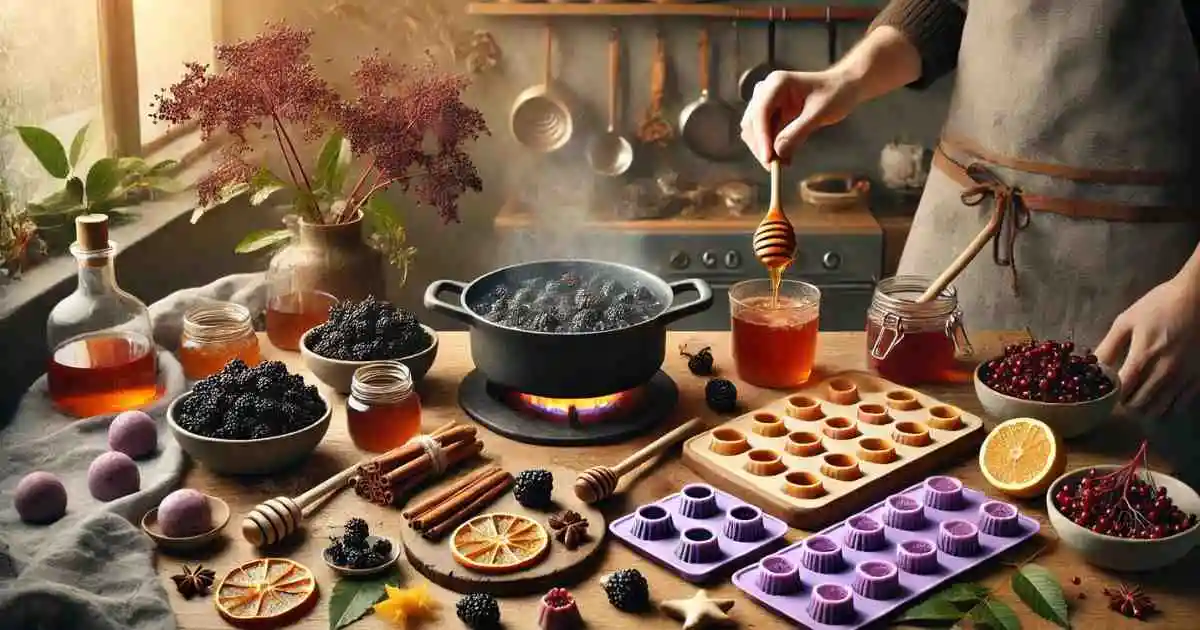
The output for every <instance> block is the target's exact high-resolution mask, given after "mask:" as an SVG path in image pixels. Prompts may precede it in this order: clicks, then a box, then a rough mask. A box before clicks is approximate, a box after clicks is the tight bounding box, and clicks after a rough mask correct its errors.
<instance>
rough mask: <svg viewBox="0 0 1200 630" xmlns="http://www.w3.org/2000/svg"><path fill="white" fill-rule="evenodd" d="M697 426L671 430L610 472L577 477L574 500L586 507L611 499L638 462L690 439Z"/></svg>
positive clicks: (596, 469) (601, 469)
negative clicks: (576, 499)
mask: <svg viewBox="0 0 1200 630" xmlns="http://www.w3.org/2000/svg"><path fill="white" fill-rule="evenodd" d="M700 425H701V422H700V418H692V419H691V420H688V421H687V422H685V423H683V424H681V425H679V426H678V427H675V429H674V430H672V431H671V432H669V433H667V434H665V435H663V436H662V437H660V438H658V439H657V440H654V441H653V442H651V443H649V444H647V445H646V446H644V447H642V449H641V450H640V451H638V452H636V453H634V454H633V455H630V456H629V457H626V458H625V459H623V460H621V463H619V464H617V465H616V466H613V467H612V468H609V467H608V466H592V467H591V468H589V469H587V470H585V471H583V472H581V473H579V477H578V478H577V479H575V496H577V497H579V500H580V501H583V502H584V503H589V504H590V503H595V502H597V501H601V500H603V499H607V498H608V497H611V496H612V494H613V491H615V490H616V489H617V482H618V481H620V479H621V477H623V476H624V475H625V474H626V473H628V472H629V471H631V470H633V469H634V468H637V467H638V465H640V464H641V463H642V462H644V461H646V460H648V459H650V458H651V457H654V456H655V455H658V454H659V453H661V452H663V451H665V450H667V449H668V448H670V447H671V446H672V445H674V444H675V443H676V442H679V441H681V440H683V439H684V438H686V437H687V436H689V435H691V433H692V432H693V431H695V430H696V429H697V428H698V427H700Z"/></svg>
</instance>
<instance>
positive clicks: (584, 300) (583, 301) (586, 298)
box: [575, 289, 603, 310]
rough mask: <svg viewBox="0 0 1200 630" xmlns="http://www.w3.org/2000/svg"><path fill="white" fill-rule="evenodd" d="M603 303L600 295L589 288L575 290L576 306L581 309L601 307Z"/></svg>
mask: <svg viewBox="0 0 1200 630" xmlns="http://www.w3.org/2000/svg"><path fill="white" fill-rule="evenodd" d="M601 304H603V301H602V300H601V299H600V296H599V295H596V294H595V293H592V292H591V291H588V290H587V289H580V290H578V291H576V292H575V307H576V308H578V309H579V310H588V309H597V308H600V305H601Z"/></svg>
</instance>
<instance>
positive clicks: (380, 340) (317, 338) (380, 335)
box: [305, 297, 433, 361]
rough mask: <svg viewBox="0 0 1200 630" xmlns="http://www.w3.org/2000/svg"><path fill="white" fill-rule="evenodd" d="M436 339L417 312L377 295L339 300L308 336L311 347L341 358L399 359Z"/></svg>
mask: <svg viewBox="0 0 1200 630" xmlns="http://www.w3.org/2000/svg"><path fill="white" fill-rule="evenodd" d="M432 342H433V340H432V339H430V337H429V333H427V332H425V329H424V328H421V323H420V322H418V321H417V318H416V316H415V315H413V314H412V313H410V312H408V311H406V310H404V309H402V308H397V307H396V306H394V305H392V304H391V303H389V302H383V301H380V300H376V299H375V298H374V297H368V298H367V299H365V300H363V301H361V302H339V303H338V304H335V305H334V306H333V307H332V308H330V309H329V320H328V321H326V322H325V323H324V324H321V325H320V326H317V327H316V328H314V329H312V331H311V332H309V333H308V338H307V339H305V343H306V344H307V345H308V349H309V350H312V351H313V352H315V353H317V354H319V355H321V356H323V357H326V358H329V359H338V360H341V361H381V360H385V359H399V358H401V357H407V356H410V355H413V354H416V353H418V352H420V351H422V350H424V349H426V348H428V347H429V344H430V343H432Z"/></svg>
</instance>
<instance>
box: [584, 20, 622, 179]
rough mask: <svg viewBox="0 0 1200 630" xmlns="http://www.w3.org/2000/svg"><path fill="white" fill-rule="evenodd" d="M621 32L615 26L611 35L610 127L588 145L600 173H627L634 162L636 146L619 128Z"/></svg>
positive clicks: (592, 164) (609, 42) (590, 156)
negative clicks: (634, 146) (618, 94)
mask: <svg viewBox="0 0 1200 630" xmlns="http://www.w3.org/2000/svg"><path fill="white" fill-rule="evenodd" d="M620 57H621V43H620V32H619V31H618V30H617V29H616V28H613V29H612V33H611V34H610V35H609V38H608V130H607V131H605V132H604V133H602V134H600V135H598V136H596V138H595V139H593V140H592V143H591V145H590V146H589V147H588V154H587V157H588V163H589V164H590V165H591V166H592V170H593V171H595V172H596V173H598V174H600V175H605V176H608V177H616V176H618V175H624V174H625V172H626V171H628V170H629V166H630V165H631V164H633V145H632V144H630V142H629V140H628V139H626V138H625V136H623V135H621V133H620V132H619V131H617V84H618V81H619V80H620V71H621V68H620Z"/></svg>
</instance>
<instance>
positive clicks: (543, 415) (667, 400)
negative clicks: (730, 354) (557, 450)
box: [458, 370, 679, 446]
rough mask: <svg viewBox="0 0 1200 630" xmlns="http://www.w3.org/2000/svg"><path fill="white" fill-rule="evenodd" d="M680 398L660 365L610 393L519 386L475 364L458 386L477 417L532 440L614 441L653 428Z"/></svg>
mask: <svg viewBox="0 0 1200 630" xmlns="http://www.w3.org/2000/svg"><path fill="white" fill-rule="evenodd" d="M678 401H679V388H678V387H676V386H675V382H674V381H673V380H671V377H669V376H667V375H666V373H665V372H662V371H659V372H658V373H657V374H655V375H654V376H653V377H652V378H651V379H650V381H649V382H647V383H646V384H645V385H642V386H640V387H638V388H636V389H633V390H629V391H626V392H619V393H616V394H612V395H610V396H602V397H595V398H584V399H570V400H568V399H556V398H546V397H542V396H533V395H530V394H524V393H521V392H516V391H513V390H510V389H507V388H504V387H501V386H498V385H495V384H493V383H491V382H489V381H488V380H487V376H486V375H484V373H483V372H481V371H479V370H472V371H471V373H470V374H468V375H467V377H466V378H465V379H463V382H462V384H461V385H459V388H458V404H459V405H460V406H461V407H462V408H463V410H464V411H466V412H467V415H469V416H471V418H472V419H474V420H475V421H476V422H478V423H480V424H482V425H483V426H485V427H487V428H489V429H491V430H492V431H495V432H496V433H499V434H500V435H503V436H504V437H507V438H510V439H513V440H516V441H518V442H525V443H527V444H543V445H549V446H584V445H589V444H611V443H614V442H620V441H623V440H626V439H628V438H631V437H633V436H635V435H637V434H639V433H643V432H645V431H648V430H650V429H651V428H653V427H654V426H656V425H657V424H658V423H660V422H662V421H663V420H664V419H665V418H666V417H667V416H668V415H669V414H670V413H671V411H672V410H673V409H674V408H675V404H676V403H677V402H678Z"/></svg>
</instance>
